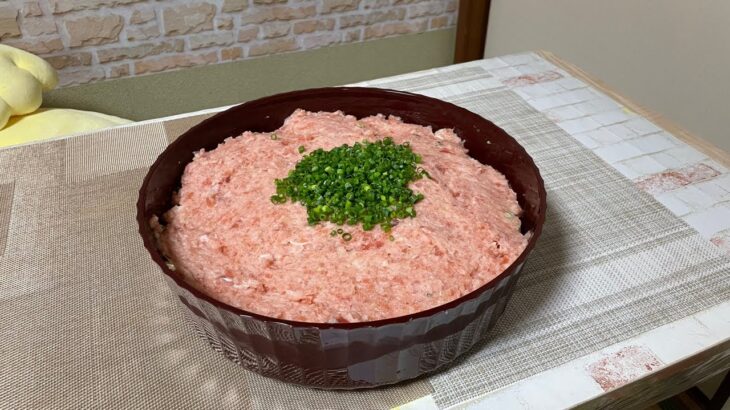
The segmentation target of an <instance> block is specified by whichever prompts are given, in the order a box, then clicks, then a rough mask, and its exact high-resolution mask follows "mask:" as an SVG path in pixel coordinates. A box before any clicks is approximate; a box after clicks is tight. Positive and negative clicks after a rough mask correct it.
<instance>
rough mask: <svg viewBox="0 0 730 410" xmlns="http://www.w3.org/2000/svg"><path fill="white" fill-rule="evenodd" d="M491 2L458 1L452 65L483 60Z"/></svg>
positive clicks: (476, 0)
mask: <svg viewBox="0 0 730 410" xmlns="http://www.w3.org/2000/svg"><path fill="white" fill-rule="evenodd" d="M491 3H492V2H491V0H459V15H458V21H457V23H456V47H455V51H454V63H464V62H467V61H472V60H479V59H481V58H484V45H485V44H486V41H487V26H488V24H489V6H490V5H491Z"/></svg>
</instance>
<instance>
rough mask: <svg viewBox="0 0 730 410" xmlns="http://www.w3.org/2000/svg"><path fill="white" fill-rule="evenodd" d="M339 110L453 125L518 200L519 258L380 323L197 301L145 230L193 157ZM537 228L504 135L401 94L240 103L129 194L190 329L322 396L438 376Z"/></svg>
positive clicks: (483, 326) (332, 92)
mask: <svg viewBox="0 0 730 410" xmlns="http://www.w3.org/2000/svg"><path fill="white" fill-rule="evenodd" d="M297 108H303V109H306V110H309V111H336V110H342V111H344V112H345V113H346V114H351V115H354V116H356V117H358V118H362V117H366V116H369V115H374V114H379V113H380V114H392V115H397V116H399V117H401V118H402V119H403V121H406V122H409V123H415V124H421V125H426V126H428V125H430V126H432V127H433V128H434V130H437V129H440V128H453V129H454V131H455V132H456V134H458V135H459V136H460V137H461V138H462V139H463V140H464V144H465V146H466V148H468V149H469V155H471V156H472V157H474V158H476V159H477V160H479V161H480V162H482V163H484V164H489V165H491V166H493V167H494V168H496V169H497V170H499V171H500V172H502V173H503V174H504V175H505V176H506V177H507V179H508V180H509V182H510V184H511V186H512V189H514V190H515V192H516V193H517V198H518V200H519V203H520V205H521V206H522V209H523V210H524V214H523V215H522V218H521V219H522V230H523V232H527V231H532V237H531V238H530V241H529V243H528V245H527V248H526V249H525V251H524V252H523V253H522V254H521V255H520V256H519V258H517V260H516V261H515V262H514V263H513V264H512V265H510V267H509V268H507V270H505V271H504V272H503V273H502V274H500V275H499V276H497V277H496V278H495V279H494V280H492V281H491V282H489V283H486V284H484V286H482V287H481V288H479V289H477V290H475V291H474V292H471V293H469V294H468V295H465V296H463V297H461V298H459V299H456V300H454V301H452V302H450V303H447V304H445V305H441V306H438V307H434V308H432V309H429V310H426V311H423V312H419V313H415V314H412V315H408V316H402V317H397V318H392V319H386V320H378V321H373V322H361V323H336V324H333V323H303V322H294V321H290V320H281V319H275V318H271V317H266V316H262V315H259V314H256V313H251V312H246V311H243V310H240V309H237V308H234V307H232V306H228V305H226V304H224V303H221V302H218V301H217V300H215V299H213V298H211V297H209V296H207V295H205V294H203V293H201V292H200V291H198V290H196V289H195V288H194V287H192V286H190V285H189V284H187V283H186V282H185V281H184V280H183V278H182V277H181V276H180V274H178V273H177V272H175V271H173V270H171V269H170V267H168V265H167V264H166V261H165V258H164V257H163V255H162V254H161V253H160V251H159V250H158V249H157V246H156V243H155V239H154V235H153V232H152V229H151V228H150V225H149V221H150V218H151V217H152V216H153V215H161V214H162V213H164V212H165V211H167V210H168V209H169V208H170V207H171V206H172V193H173V191H175V190H177V189H178V188H179V185H180V177H181V175H182V173H183V170H184V169H185V166H186V165H187V164H188V163H189V162H190V161H191V160H192V158H193V152H195V151H197V150H199V149H201V148H205V149H206V150H210V149H213V148H215V147H216V146H217V145H218V144H219V143H220V142H222V141H223V140H224V139H225V138H227V137H230V136H236V135H239V134H241V133H243V132H244V131H247V130H250V131H260V132H265V131H273V130H275V129H277V128H279V127H280V126H281V125H282V124H283V122H284V119H286V117H288V116H289V115H290V114H291V113H292V112H293V111H294V110H295V109H297ZM544 220H545V188H544V185H543V181H542V178H541V177H540V172H539V170H538V169H537V167H536V166H535V163H534V162H533V160H532V158H530V156H529V155H528V154H527V152H525V150H524V149H523V148H522V146H520V144H518V143H517V141H515V140H514V139H513V138H512V137H510V136H509V135H507V133H505V132H504V131H503V130H502V129H500V128H499V127H497V126H496V125H494V124H493V123H491V122H490V121H487V120H486V119H484V118H482V117H480V116H479V115H477V114H474V113H472V112H470V111H468V110H466V109H463V108H461V107H458V106H456V105H453V104H450V103H447V102H444V101H440V100H437V99H434V98H429V97H424V96H421V95H416V94H410V93H405V92H400V91H392V90H383V89H373V88H320V89H312V90H304V91H294V92H289V93H284V94H278V95H274V96H271V97H266V98H262V99H259V100H255V101H250V102H247V103H245V104H241V105H239V106H236V107H234V108H231V109H229V110H227V111H224V112H221V113H220V114H217V115H215V116H214V117H212V118H210V119H208V120H206V121H203V122H202V123H201V124H199V125H197V126H195V127H193V128H191V129H190V130H189V131H187V132H186V133H185V134H183V135H182V136H180V137H179V138H178V139H177V140H175V142H173V143H172V144H170V146H169V147H167V149H166V150H165V151H164V152H163V153H162V154H160V156H159V157H158V158H157V161H155V163H154V164H152V167H150V170H149V172H148V173H147V176H146V177H145V179H144V183H143V184H142V188H141V189H140V191H139V201H138V202H137V221H138V222H139V232H140V234H141V235H142V239H143V240H144V245H145V247H146V248H147V250H148V251H149V253H150V255H152V259H153V260H154V261H155V262H156V263H157V264H158V265H160V268H162V271H163V272H164V274H165V279H166V280H167V283H168V284H169V286H170V288H171V289H172V290H173V291H174V292H175V294H176V295H177V296H178V299H179V300H180V303H181V304H182V306H184V307H185V309H186V310H187V311H189V313H191V314H190V315H189V317H190V318H191V319H192V320H191V323H192V324H193V326H194V328H195V330H196V332H197V333H198V334H199V335H200V336H202V337H203V338H205V339H206V340H207V341H208V343H210V345H211V346H212V347H213V348H214V349H215V350H217V351H219V352H221V353H223V354H224V355H225V356H226V357H228V358H229V359H230V360H232V361H234V362H236V363H238V364H240V365H241V366H243V367H245V368H247V369H249V370H253V371H255V372H258V373H261V374H263V375H265V376H269V377H274V378H277V379H281V380H284V381H287V382H292V383H297V384H301V385H305V386H312V387H317V388H327V389H356V388H364V387H375V386H380V385H385V384H391V383H397V382H400V381H403V380H408V379H412V378H414V377H418V376H421V375H424V374H427V373H431V372H434V371H435V370H437V369H441V368H443V367H444V366H446V365H447V364H449V363H450V362H452V361H453V360H454V359H455V358H456V357H458V356H459V355H461V354H463V353H464V352H466V351H468V350H469V349H470V348H471V347H472V346H473V345H474V344H475V343H476V342H477V341H479V340H480V339H482V338H483V337H484V336H485V335H486V334H487V331H488V330H489V329H490V328H491V327H492V326H493V325H494V323H495V322H496V320H497V318H498V317H499V315H500V314H501V313H502V311H503V310H504V308H505V305H506V304H507V300H508V299H509V296H510V294H511V293H512V289H513V288H514V285H515V283H516V281H517V278H518V276H519V273H520V271H521V269H522V265H523V264H524V262H525V258H526V257H527V255H528V254H529V253H530V251H531V250H532V248H533V247H534V246H535V242H536V241H537V239H538V237H539V236H540V231H541V230H542V225H543V222H544Z"/></svg>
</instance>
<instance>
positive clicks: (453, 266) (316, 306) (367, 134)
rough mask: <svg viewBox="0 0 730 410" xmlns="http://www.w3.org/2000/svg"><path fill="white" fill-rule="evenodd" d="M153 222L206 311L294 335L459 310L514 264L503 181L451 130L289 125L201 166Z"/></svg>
mask: <svg viewBox="0 0 730 410" xmlns="http://www.w3.org/2000/svg"><path fill="white" fill-rule="evenodd" d="M173 199H174V204H175V205H174V206H173V207H172V208H171V209H170V210H169V211H168V212H166V213H165V214H164V215H163V216H162V217H161V218H160V220H158V219H157V218H153V220H152V225H153V227H154V229H155V232H156V235H157V238H158V243H159V246H160V249H161V250H162V252H163V254H164V255H165V256H166V257H167V258H168V259H169V261H170V263H171V264H172V265H173V266H174V269H176V270H177V271H179V272H180V273H181V274H182V275H183V276H184V277H185V278H186V280H187V281H188V282H189V283H191V284H192V285H193V286H195V287H196V288H198V289H200V290H201V291H202V292H204V293H206V294H208V295H209V296H211V297H212V298H214V299H217V300H219V301H221V302H224V303H226V304H228V305H231V306H235V307H238V308H240V309H243V310H246V311H250V312H254V313H258V314H261V315H265V316H269V317H273V318H280V319H288V320H296V321H302V322H316V323H335V322H362V321H372V320H379V319H386V318H392V317H397V316H403V315H408V314H413V313H416V312H419V311H423V310H426V309H430V308H433V307H436V306H439V305H442V304H444V303H447V302H450V301H452V300H454V299H457V298H459V297H460V296H463V295H465V294H467V293H469V292H471V291H473V290H475V289H477V288H479V287H481V286H483V285H485V284H486V283H488V282H489V281H490V280H492V279H493V278H495V277H496V276H497V275H499V274H500V273H502V272H503V271H504V270H505V269H506V268H507V267H508V266H509V265H510V264H511V263H512V262H514V261H515V259H517V257H518V256H519V255H520V254H521V253H522V251H523V250H524V249H525V247H526V245H527V237H526V236H525V235H523V234H521V233H520V219H519V216H520V213H521V209H520V207H519V205H518V203H517V199H516V195H515V193H514V191H512V189H511V188H510V187H509V184H508V182H507V179H506V178H505V177H504V175H502V174H501V173H499V172H498V171H496V170H494V169H493V168H492V167H490V166H487V165H483V164H481V163H479V162H478V161H476V160H474V159H472V158H471V157H469V156H468V155H467V152H466V149H465V148H464V147H463V145H462V141H461V140H460V139H459V138H458V137H457V136H456V134H455V133H454V132H453V130H450V129H441V130H437V131H436V132H433V131H432V130H431V128H430V127H423V126H420V125H415V124H408V123H404V122H403V121H401V120H400V119H399V118H397V117H393V116H390V117H386V116H383V115H376V116H371V117H367V118H363V119H360V120H358V119H357V118H355V117H353V116H349V115H344V114H343V113H342V112H318V113H313V112H307V111H303V110H297V111H295V112H294V113H293V114H292V115H291V116H289V118H287V120H286V121H285V122H284V125H283V126H282V127H281V128H279V129H278V130H276V131H274V132H271V133H268V132H267V133H256V132H244V133H243V134H242V135H240V136H238V137H231V138H227V139H226V140H225V141H224V142H222V143H221V144H220V145H219V146H218V147H217V148H215V149H213V150H211V151H207V152H206V151H204V150H201V151H199V152H197V153H195V156H194V158H193V161H192V162H191V163H189V164H188V165H187V167H186V168H185V171H184V173H183V176H182V181H181V187H180V189H179V191H178V192H177V193H176V195H175V198H173Z"/></svg>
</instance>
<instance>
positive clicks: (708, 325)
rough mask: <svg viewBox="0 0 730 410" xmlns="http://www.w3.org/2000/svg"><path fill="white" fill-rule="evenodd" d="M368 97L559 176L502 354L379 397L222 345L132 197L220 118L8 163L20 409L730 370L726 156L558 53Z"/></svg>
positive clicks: (644, 398) (3, 256)
mask: <svg viewBox="0 0 730 410" xmlns="http://www.w3.org/2000/svg"><path fill="white" fill-rule="evenodd" d="M360 85H366V86H375V87H387V88H398V89H405V90H410V91H414V92H418V93H423V94H427V95H431V96H435V97H438V98H443V99H446V100H449V101H453V102H455V103H457V104H460V105H463V106H465V107H467V108H469V109H472V110H474V111H476V112H478V113H480V114H481V115H484V116H486V117H487V118H489V119H491V120H493V121H495V122H496V123H497V124H498V125H500V126H502V127H503V128H505V129H506V130H507V131H508V132H510V133H511V134H512V135H514V136H515V137H516V138H518V140H520V142H521V143H523V144H524V145H525V146H526V148H527V149H528V151H529V152H530V153H531V155H533V156H534V157H535V159H536V162H537V164H538V166H540V167H541V169H542V171H543V176H544V177H545V180H546V187H547V189H548V202H549V204H548V208H549V209H548V221H547V224H549V226H548V225H547V224H546V229H545V232H544V235H543V237H542V239H541V241H540V242H539V244H538V246H537V247H536V249H535V251H534V252H533V255H531V257H530V258H529V260H528V263H527V265H526V268H525V273H524V274H523V277H522V278H521V280H520V283H519V284H518V289H517V290H516V292H515V295H514V297H513V299H512V301H511V302H510V303H509V305H508V307H507V310H506V312H505V315H504V317H503V318H502V319H501V320H500V323H499V324H498V326H497V327H496V328H495V329H494V331H493V332H492V334H491V335H490V337H489V338H488V340H486V341H485V342H484V343H482V344H481V345H480V346H478V347H477V348H476V349H474V352H472V353H470V354H469V355H468V357H466V358H463V359H461V360H460V361H458V362H457V363H456V364H455V365H454V366H453V367H452V368H449V369H447V370H446V371H444V372H442V373H439V374H437V375H434V376H432V377H430V378H428V379H421V380H417V381H414V382H412V383H406V384H402V385H398V386H393V387H388V388H385V389H378V390H373V391H365V392H324V391H315V390H309V389H304V388H299V387H296V386H290V385H286V384H283V383H279V382H276V381H272V380H269V379H265V378H263V377H260V376H258V375H255V374H253V373H249V372H245V371H242V370H241V369H239V368H237V367H236V366H235V365H233V364H231V363H229V362H227V361H226V360H224V359H223V358H221V357H219V356H218V355H216V354H215V353H213V352H212V351H211V350H210V349H209V348H208V347H207V346H202V343H200V341H199V340H197V339H196V338H195V337H194V336H192V335H191V334H190V333H191V332H189V331H188V330H187V329H185V326H184V325H183V324H182V322H183V321H184V320H185V319H184V317H183V315H182V312H180V309H179V308H178V307H177V306H176V304H175V301H174V299H173V298H172V296H171V295H170V292H168V291H167V289H166V288H165V285H164V284H163V281H162V279H161V277H160V276H161V275H159V274H158V272H157V269H156V267H155V266H154V265H153V264H152V263H151V261H150V260H149V258H148V257H147V255H145V253H144V250H143V249H141V244H140V241H139V238H137V235H136V232H135V230H136V229H135V228H134V220H133V216H134V209H133V204H134V201H135V200H136V196H135V192H136V189H137V187H138V186H139V183H140V181H141V178H142V177H143V175H144V173H145V171H146V167H147V166H148V165H149V164H150V163H151V162H152V161H153V160H154V158H155V156H156V155H157V153H159V152H160V151H161V150H162V149H164V147H165V146H166V144H167V143H169V141H171V140H173V139H174V138H176V137H177V136H178V135H180V134H181V133H182V132H184V130H186V129H187V128H189V127H190V126H192V125H194V124H195V123H198V122H199V121H201V120H202V119H204V118H206V117H208V116H210V115H212V114H214V113H216V112H219V111H221V110H224V109H225V108H227V107H219V108H215V109H211V110H204V111H199V112H195V113H188V114H183V115H177V116H173V117H168V118H161V119H156V120H150V121H144V122H141V123H137V124H133V125H129V126H122V127H117V128H113V129H109V130H103V131H99V132H96V133H92V134H85V135H80V136H73V137H69V138H65V139H60V140H55V141H51V142H43V143H38V144H31V145H28V146H19V147H15V148H8V149H4V150H0V209H9V210H10V212H3V213H2V214H0V339H2V340H3V343H2V344H0V365H1V366H2V368H3V369H4V371H3V372H0V407H14V408H21V407H23V408H25V407H49V406H51V407H69V408H71V407H89V406H93V407H110V406H116V407H125V408H135V407H152V406H154V407H180V408H186V407H194V408H202V407H230V408H234V407H236V408H240V407H249V408H271V407H273V408H286V407H300V408H301V407H305V408H306V407H320V408H346V407H353V406H355V407H358V408H371V407H381V408H387V407H393V406H398V405H399V408H401V409H435V408H562V407H571V406H583V407H586V408H592V407H596V406H615V407H629V406H640V405H644V404H650V403H653V402H655V401H657V400H659V399H661V398H664V397H667V396H669V395H672V394H676V393H678V392H679V391H682V390H684V389H686V388H688V387H690V386H692V385H694V384H695V383H696V382H698V381H699V380H701V379H702V378H704V377H706V376H709V375H712V374H715V373H717V372H720V371H722V370H724V369H727V368H729V367H730V258H728V254H730V171H728V166H730V157H729V156H728V154H727V153H725V152H723V151H720V150H718V149H716V148H713V147H712V146H710V145H709V144H706V143H704V142H703V141H702V140H700V139H698V138H696V137H694V136H692V135H691V134H689V133H687V132H685V131H682V130H681V129H680V128H679V127H677V126H675V125H672V124H671V123H669V122H668V121H666V120H665V119H663V118H661V117H659V116H657V115H654V114H652V113H650V112H649V111H647V110H645V109H643V108H641V107H639V106H638V105H636V104H634V103H631V102H630V101H628V100H627V99H625V98H623V97H621V96H619V95H617V94H616V93H614V92H612V91H611V90H610V89H608V88H607V87H606V86H605V85H603V84H601V83H599V82H597V81H595V80H593V79H591V78H590V77H589V76H587V75H586V74H585V73H583V72H582V71H580V70H579V69H577V68H576V67H574V66H572V65H570V64H568V63H565V62H563V61H561V60H560V59H558V58H557V57H555V56H553V55H551V54H549V53H546V52H539V53H525V54H518V55H511V56H504V57H500V58H493V59H487V60H480V61H475V62H470V63H466V64H460V65H454V66H449V67H443V68H438V69H433V70H427V71H423V72H418V73H411V74H406V75H402V76H396V77H391V78H386V79H379V80H374V81H367V82H364V83H361V84H360ZM582 212H583V213H582ZM585 212H588V213H587V214H586V213H585ZM603 216H605V217H606V219H605V220H601V218H602V217H603ZM59 221H61V222H59ZM576 227H582V228H581V229H577V228H576ZM573 228H576V229H577V230H571V229H573ZM614 228H616V229H614ZM655 231H656V232H655ZM599 234H600V235H609V236H607V237H608V238H609V239H611V238H613V240H602V239H601V236H600V235H599ZM624 245H625V246H624ZM579 282H580V283H579ZM646 285H648V286H646Z"/></svg>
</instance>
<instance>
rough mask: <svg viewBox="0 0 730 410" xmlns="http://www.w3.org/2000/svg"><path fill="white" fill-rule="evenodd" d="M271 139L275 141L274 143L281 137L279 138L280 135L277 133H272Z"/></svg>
mask: <svg viewBox="0 0 730 410" xmlns="http://www.w3.org/2000/svg"><path fill="white" fill-rule="evenodd" d="M271 139H272V140H274V141H276V140H278V139H279V136H278V135H276V133H275V132H272V133H271Z"/></svg>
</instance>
